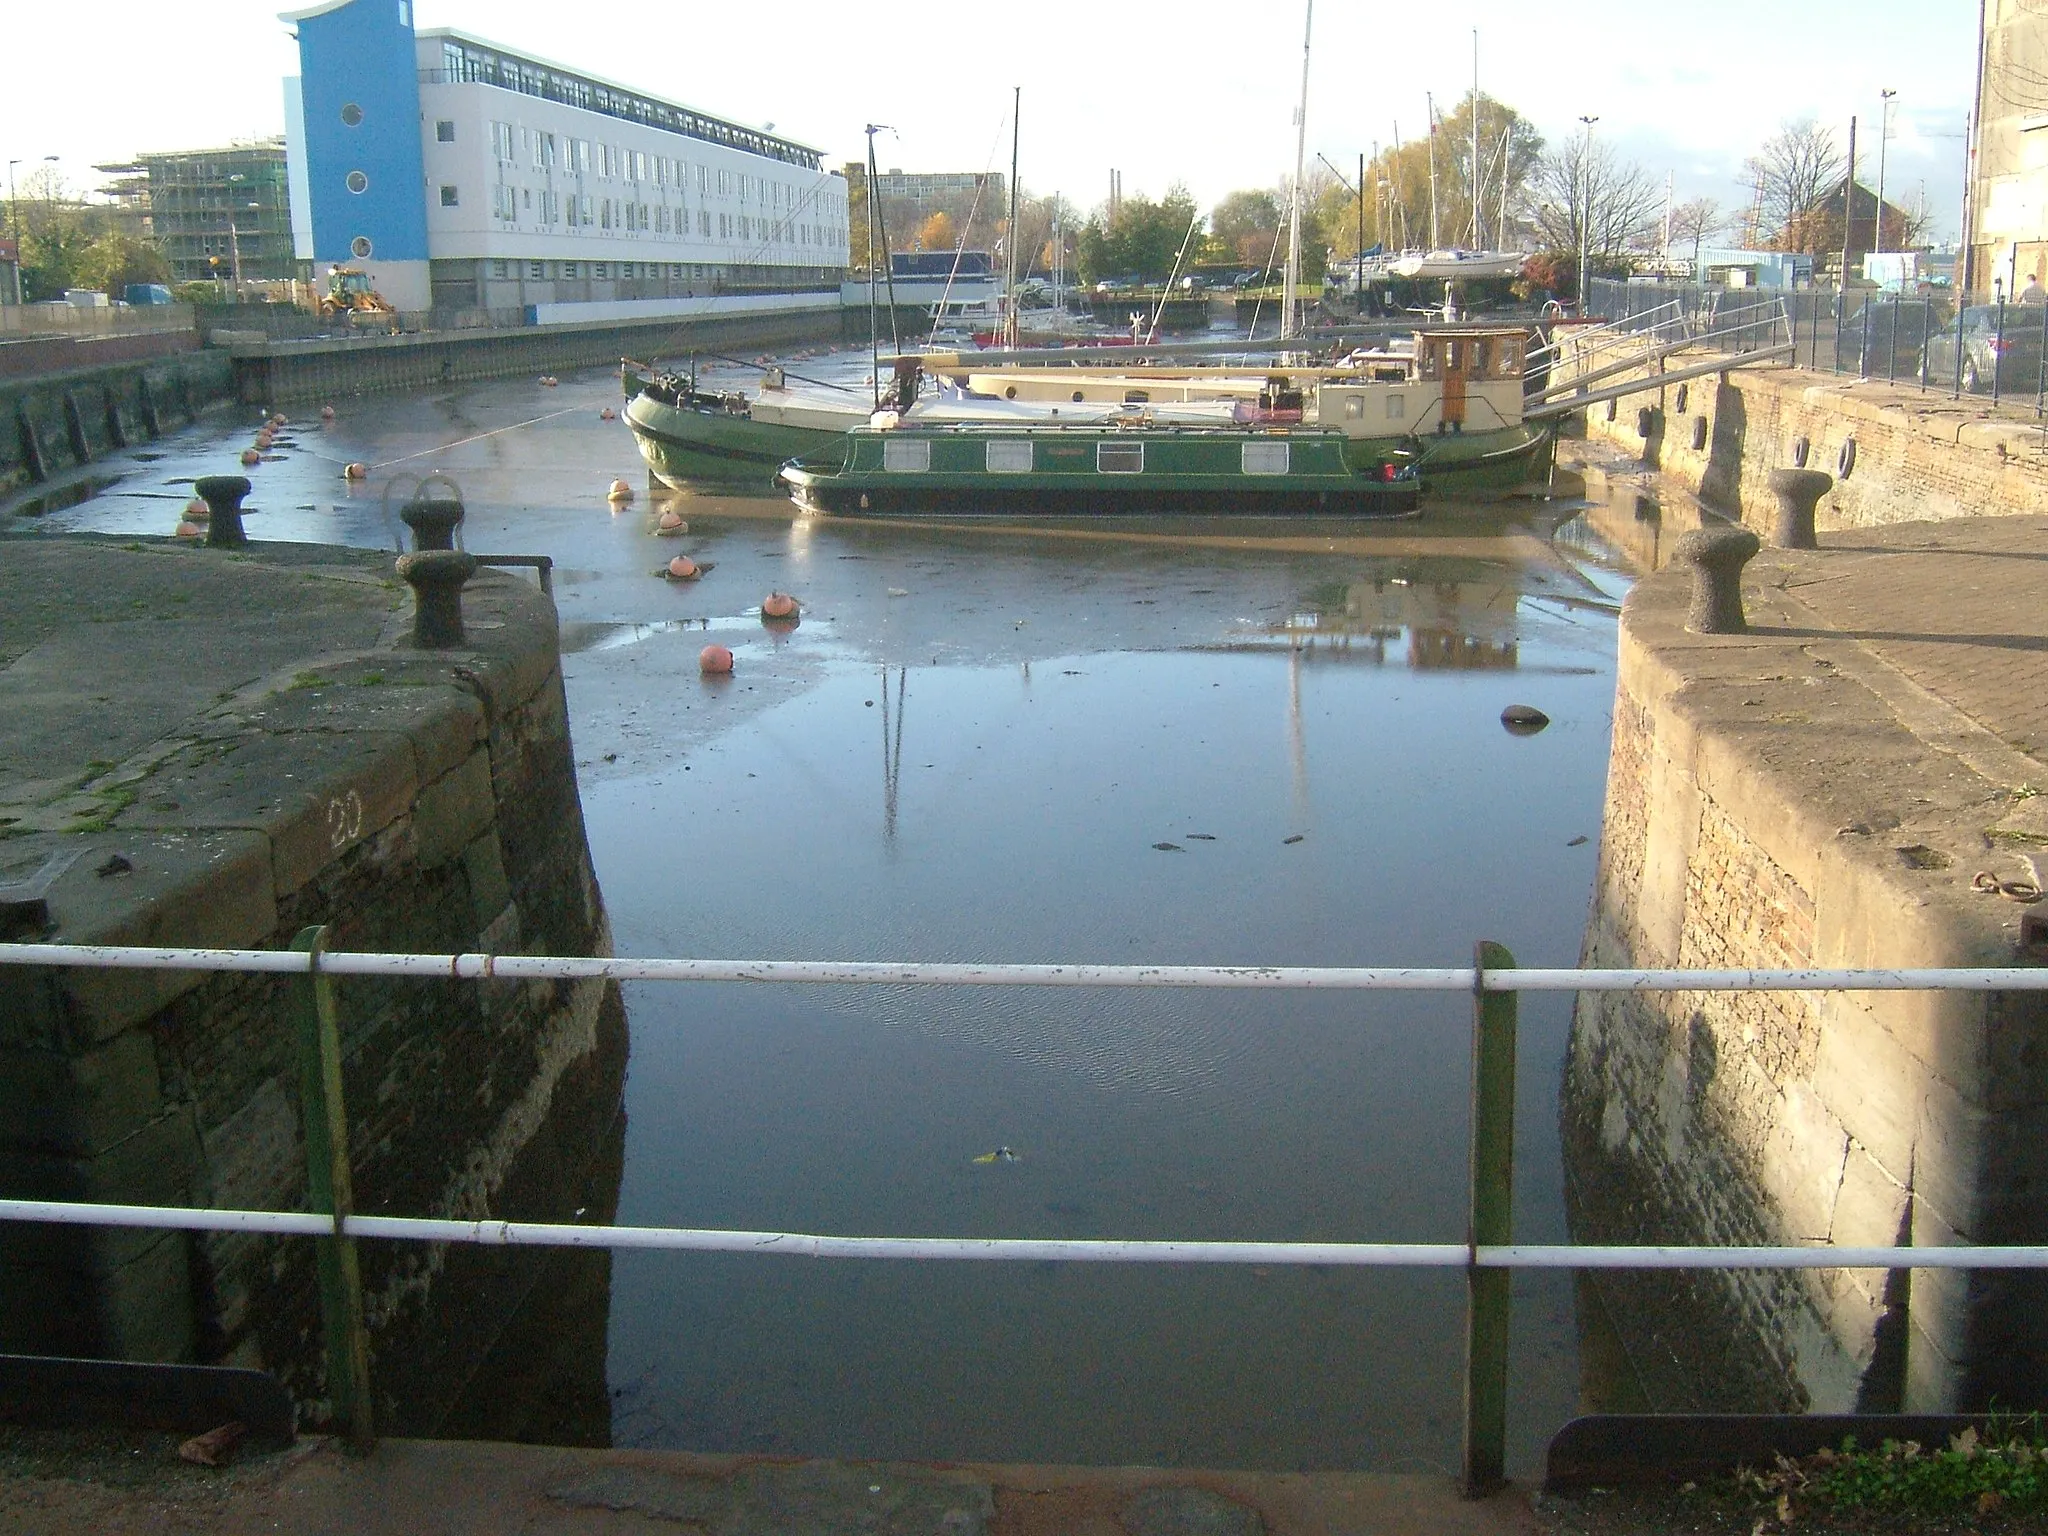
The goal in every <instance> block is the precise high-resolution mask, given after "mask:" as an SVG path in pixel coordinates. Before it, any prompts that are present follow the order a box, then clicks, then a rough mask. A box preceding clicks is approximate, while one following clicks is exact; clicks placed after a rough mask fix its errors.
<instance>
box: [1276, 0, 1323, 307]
mask: <svg viewBox="0 0 2048 1536" xmlns="http://www.w3.org/2000/svg"><path fill="white" fill-rule="evenodd" d="M1304 11H1305V14H1304V15H1303V17H1302V23H1301V105H1300V106H1298V107H1296V108H1295V109H1294V195H1293V196H1292V197H1290V198H1288V200H1287V286H1286V292H1285V293H1284V294H1283V295H1282V299H1281V332H1282V334H1283V335H1288V336H1292V335H1294V334H1296V333H1297V332H1298V331H1300V329H1301V297H1300V291H1299V290H1300V288H1301V175H1302V171H1303V169H1304V168H1305V164H1306V161H1307V158H1308V50H1309V43H1310V41H1311V40H1312V39H1313V38H1314V36H1315V19H1316V0H1308V3H1307V5H1306V6H1305V7H1304Z"/></svg>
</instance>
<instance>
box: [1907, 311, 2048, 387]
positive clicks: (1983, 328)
mask: <svg viewBox="0 0 2048 1536" xmlns="http://www.w3.org/2000/svg"><path fill="white" fill-rule="evenodd" d="M2044 318H2048V311H2044V310H2043V308H2042V307H2041V306H2040V305H2036V304H2006V305H2002V306H2001V305H1997V304H1975V305H1972V306H1971V307H1970V308H1968V309H1966V310H1964V311H1963V312H1962V313H1961V314H1960V315H1958V316H1957V317H1956V318H1955V319H1953V320H1951V321H1950V322H1949V323H1948V324H1947V325H1945V326H1943V327H1942V328H1941V329H1940V330H1938V331H1936V332H1935V333H1934V334H1933V335H1931V336H1929V337H1928V338H1927V345H1926V346H1925V347H1923V348H1922V349H1921V351H1920V382H1921V383H1923V384H1928V385H1934V386H1940V385H1943V384H1949V385H1952V384H1954V383H1955V380H1956V365H1957V355H1958V349H1959V348H1960V353H1961V363H1962V383H1963V388H1964V389H1966V390H1968V391H1969V392H1970V393H1971V394H1977V393H1979V392H1981V391H1984V390H1988V389H1990V388H1991V387H1992V383H1993V380H1994V379H1995V380H1996V381H1997V386H1998V388H1999V390H2000V391H2001V392H2003V391H2006V390H2012V391H2014V392H2025V393H2031V392H2034V391H2038V390H2039V389H2040V388H2041V387H2042V383H2043V378H2042V364H2043V361H2044V356H2048V354H2044V352H2043V349H2042V345H2041V332H2042V321H2043V319H2044Z"/></svg>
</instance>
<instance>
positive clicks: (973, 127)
mask: <svg viewBox="0 0 2048 1536" xmlns="http://www.w3.org/2000/svg"><path fill="white" fill-rule="evenodd" d="M415 8H416V12H417V16H416V20H417V23H418V25H419V26H420V27H422V28H427V27H455V28H459V29H461V30H464V31H468V32H472V33H477V34H480V35H482V36H484V37H487V38H490V39H492V40H494V41H498V42H502V43H505V44H508V45H509V46H511V47H513V48H516V49H519V50H521V51H525V52H530V53H536V54H539V55H541V56H543V57H546V58H549V59H553V60H555V61H558V62H560V63H563V64H566V65H568V66H570V67H572V68H576V69H581V70H585V71H588V72H591V73H594V74H599V75H604V76H607V77H609V78H612V79H615V80H618V81H620V82H622V83H624V84H627V85H630V86H635V87H638V88H640V89H642V90H646V91H648V92H650V93H653V94H656V95H661V96H666V97H670V98H672V99H676V100H680V101H683V102H687V103H689V104H691V105H693V106H697V107H700V108H702V109H704V110H705V111H708V112H714V113H717V114H719V115H721V116H725V117H729V118H734V119H737V120H740V121H743V122H749V123H755V124H763V123H771V122H772V123H773V124H774V125H775V127H776V129H777V130H778V131H779V132H782V133H785V134H788V135H790V136H792V137H795V138H798V139H801V140H803V141H805V142H807V143H811V144H815V145H817V146H818V147H819V148H821V149H823V150H824V151H825V153H826V157H827V161H828V163H831V164H837V163H839V162H841V161H844V160H852V159H858V158H860V157H861V156H862V155H863V154H864V149H863V141H862V126H863V124H865V123H867V122H870V121H876V122H884V123H888V124H891V125H893V130H894V131H893V132H891V133H888V134H884V135H882V136H880V138H879V139H878V141H877V148H876V156H877V159H878V160H879V161H880V163H881V165H882V166H883V168H884V169H887V168H889V167H891V166H900V167H902V168H903V169H905V170H982V169H987V168H994V169H1004V170H1006V169H1007V168H1008V164H1009V157H1010V138H1009V110H1010V88H1011V87H1012V86H1013V85H1016V86H1022V87H1023V90H1024V108H1023V151H1022V180H1023V183H1024V185H1025V187H1026V188H1028V189H1030V190H1032V191H1052V190H1058V191H1061V192H1064V193H1065V194H1066V195H1067V196H1068V197H1069V198H1071V199H1072V200H1073V201H1074V202H1076V203H1078V204H1080V205H1081V206H1082V207H1084V208H1086V207H1091V206H1093V205H1094V204H1096V203H1098V202H1100V201H1101V200H1102V199H1103V197H1104V196H1105V194H1106V192H1107V190H1108V185H1109V173H1110V170H1111V169H1112V168H1116V169H1119V170H1121V171H1122V172H1123V178H1124V190H1125V191H1126V192H1127V193H1135V192H1141V191H1142V192H1148V193H1152V194H1154V195H1157V194H1158V193H1161V192H1163V191H1164V190H1165V189H1166V187H1167V186H1168V184H1169V183H1171V182H1174V181H1176V180H1177V181H1182V182H1185V183H1186V184H1187V186H1188V187H1189V189H1190V190H1191V191H1192V192H1193V193H1194V194H1195V196H1196V198H1197V199H1198V200H1199V201H1201V202H1202V203H1203V204H1205V205H1207V204H1210V203H1213V202H1214V201H1216V200H1217V199H1218V198H1220V197H1222V196H1223V195H1224V194H1225V193H1227V192H1229V191H1231V190H1233V189H1235V188H1238V187H1247V186H1270V185H1272V184H1273V183H1275V182H1276V181H1278V180H1279V179H1280V178H1281V177H1283V176H1284V175H1286V174H1288V173H1289V172H1290V171H1291V170H1292V168H1293V160H1294V129H1293V113H1294V102H1295V99H1296V96H1297V94H1298V93H1299V91H1300V88H1301V63H1302V53H1301V44H1302V10H1301V7H1300V6H1299V5H1298V4H1296V5H1287V4H1280V5H1266V6H1252V5H1246V4H1243V3H1233V4H1227V5H1226V4H1220V3H1213V0H1190V3H1183V4H1180V5H1176V6H1171V7H1157V6H1155V7H1129V8H1125V9H1122V10H1117V11H1100V10H1097V9H1095V8H1093V7H1082V6H1057V5H1055V6H1041V7H1018V6H994V5H990V6H977V5H960V6H943V7H937V8H934V7H932V6H930V5H917V6H906V7H901V8H892V7H888V6H850V5H847V4H844V3H843V0H833V3H824V0H767V3H764V4H746V5H707V4H702V3H696V4H691V3H685V0H671V3H667V4H655V5H645V4H630V3H629V4H594V5H593V4H579V3H575V0H417V4H416V7H415ZM1576 9H1577V8H1560V7H1547V6H1531V5H1529V4H1527V3H1526V0H1512V3H1511V0H1441V3H1436V4H1431V5H1427V6H1418V5H1404V6H1387V5H1378V4H1375V5H1365V4H1361V3H1359V0H1322V3H1321V4H1319V5H1318V6H1317V7H1316V11H1315V47H1314V54H1313V68H1312V71H1311V75H1310V82H1309V106H1308V122H1309V153H1310V157H1311V163H1313V158H1314V155H1315V152H1316V151H1318V150H1320V151H1322V152H1323V153H1324V154H1326V155H1328V156H1329V157H1330V159H1331V160H1333V161H1335V162H1336V163H1337V164H1338V165H1339V166H1344V167H1346V168H1347V173H1348V168H1349V167H1352V166H1355V165H1356V163H1357V157H1358V153H1359V151H1361V150H1368V151H1369V150H1370V149H1371V148H1372V146H1373V144H1374V143H1376V142H1377V143H1382V144H1384V143H1387V142H1389V141H1391V140H1392V138H1393V136H1394V126H1395V124H1396V122H1398V123H1399V125H1400V131H1401V134H1402V136H1403V137H1404V138H1408V137H1413V136H1415V135H1416V134H1417V133H1418V132H1419V131H1420V130H1421V129H1422V127H1423V125H1424V123H1425V121H1426V113H1425V107H1424V93H1425V92H1431V91H1433V92H1435V93H1436V96H1437V99H1438V101H1439V102H1455V101H1456V100H1457V99H1458V98H1460V97H1461V96H1462V95H1463V94H1464V93H1465V92H1466V91H1467V90H1468V89H1470V85H1471V79H1472V32H1473V29H1474V28H1477V29H1478V31H1479V47H1480V58H1479V67H1480V84H1481V88H1482V89H1484V90H1485V91H1486V92H1487V93H1488V94H1489V95H1493V96H1497V97H1499V98H1500V99H1501V100H1503V101H1506V102H1508V103H1509V104H1510V105H1512V106H1514V107H1516V108H1517V109H1518V110H1520V111H1521V112H1522V113H1523V114H1524V115H1525V116H1527V117H1529V118H1530V119H1532V120H1533V121H1534V122H1535V123H1536V125H1537V127H1538V128H1539V129H1540V130H1541V131H1542V132H1543V133H1544V134H1545V135H1546V136H1548V137H1551V138H1553V139H1554V138H1557V137H1559V136H1562V135H1564V134H1567V133H1571V132H1576V131H1578V124H1577V122H1576V119H1577V118H1579V117H1580V116H1582V115H1591V116H1597V117H1598V118H1599V122H1598V124H1597V125H1596V126H1595V128H1594V131H1595V132H1596V133H1598V134H1600V135H1602V136H1603V137H1607V138H1611V139H1612V140H1613V141H1614V142H1615V143H1616V144H1617V145H1618V146H1619V147H1620V148H1621V149H1622V150H1623V152H1624V153H1626V154H1627V155H1629V156H1631V157H1632V158H1634V159H1635V160H1637V161H1638V162H1639V163H1640V164H1641V165H1642V166H1643V168H1644V169H1645V170H1646V171H1648V172H1649V173H1650V174H1651V175H1652V176H1653V177H1654V178H1656V179H1657V180H1659V181H1661V180H1663V178H1664V176H1665V174H1666V173H1667V172H1669V173H1672V174H1673V175H1674V176H1675V178H1676V183H1677V196H1678V198H1679V200H1681V201H1683V200H1684V199H1686V198H1687V197H1691V196H1700V195H1705V196H1711V197H1715V198H1717V199H1719V200H1720V201H1721V202H1723V203H1725V204H1745V203H1746V201H1747V191H1746V188H1745V186H1744V185H1743V181H1742V177H1741V164H1742V161H1743V158H1744V157H1745V156H1746V155H1749V154H1751V153H1753V152H1754V150H1755V149H1756V147H1757V145H1758V143H1759V142H1760V141H1761V140H1762V139H1763V138H1764V137H1766V136H1767V135H1768V134H1769V133H1770V132H1771V131H1772V130H1773V128H1775V126H1776V125H1777V124H1778V123H1780V122H1781V121H1783V120H1785V119H1787V118H1791V117H1799V116H1811V117H1813V118H1816V119H1818V120H1819V121H1821V122H1823V123H1826V124H1829V125H1832V126H1836V127H1837V128H1838V129H1839V130H1844V131H1845V130H1846V128H1847V126H1848V120H1849V117H1850V114H1852V113H1855V114H1858V115H1859V117H1860V119H1861V122H1862V127H1861V130H1860V133H1859V147H1858V171H1859V174H1860V176H1861V177H1862V179H1864V180H1865V181H1866V182H1867V183H1870V184H1874V183H1875V181H1876V179H1877V166H1876V147H1877V146H1876V133H1875V129H1874V124H1875V122H1876V117H1877V113H1878V110H1879V97H1878V93H1879V91H1880V90H1884V89H1891V90H1896V91H1897V92H1898V99H1897V103H1896V105H1895V107H1894V109H1893V123H1892V139H1891V142H1890V147H1889V164H1888V168H1887V174H1886V195H1887V196H1888V197H1890V198H1892V199H1893V200H1894V201H1903V200H1909V199H1911V198H1912V197H1913V196H1914V195H1915V194H1916V193H1917V192H1918V191H1919V190H1920V189H1921V187H1922V186H1923V185H1924V187H1925V191H1926V195H1927V198H1928V200H1929V203H1930V205H1931V207H1932V210H1933V212H1934V215H1935V229H1936V231H1937V233H1938V234H1939V235H1942V236H1949V235H1952V234H1953V233H1954V231H1955V227H1956V223H1957V216H1958V213H1957V204H1958V201H1959V200H1960V196H1961V186H1962V170H1961V167H1962V158H1963V142H1962V132H1963V121H1964V114H1965V112H1966V110H1967V108H1968V105H1969V98H1970V91H1971V84H1972V70H1973V67H1974V64H1973V58H1974V31H1975V26H1976V7H1975V6H1974V5H1970V4H1967V3H1966V0H1914V3H1911V4H1908V3H1906V0H1857V3H1855V4H1850V3H1849V0H1803V3H1800V4H1795V5H1787V4H1784V3H1783V0H1768V3H1767V0H1719V3H1718V4H1716V5H1714V6H1712V7H1698V6H1686V7H1680V6H1669V5H1661V4H1647V5H1638V6H1607V7H1602V8H1600V10H1598V11H1593V10H1592V9H1591V8H1590V7H1589V8H1586V9H1585V10H1584V11H1581V12H1579V14H1578V15H1576V16H1575V15H1573V14H1572V11H1573V10H1576ZM278 10H279V8H278V7H277V6H275V5H260V4H251V3H249V0H213V3H210V4H208V5H205V6H202V7H198V8H191V9H185V10H176V11H174V10H170V9H167V8H165V7H164V6H163V5H162V4H161V3H157V0H150V3H144V0H102V3H101V4H99V5H96V6H94V7H92V8H91V10H90V12H89V13H79V14H76V15H74V14H72V13H71V12H69V11H67V10H65V9H64V8H63V7H61V6H49V5H39V6H34V7H29V6H18V7H10V8H9V12H10V13H9V15H8V17H7V20H6V23H5V35H6V53H7V75H8V79H7V86H6V89H5V90H4V91H0V150H4V155H5V158H7V159H9V160H16V159H19V160H21V161H23V162H25V163H24V164H23V165H21V166H19V167H17V168H16V174H17V175H18V176H19V175H22V174H26V172H27V171H28V170H29V169H30V164H29V162H39V161H40V160H41V159H42V157H43V156H45V155H49V154H56V155H59V156H61V157H62V158H61V162H60V163H61V165H62V167H63V169H64V171H65V173H66V175H67V177H68V178H69V179H70V181H71V182H72V183H73V184H74V185H89V184H91V183H92V182H93V181H95V180H96V179H97V178H96V177H95V176H94V173H93V171H92V169H91V168H92V166H93V164H94V163H95V162H105V161H110V160H116V159H120V158H122V157H125V156H128V155H132V154H134V153H135V152H137V151H139V150H144V149H174V148H191V147H199V146H203V145H208V144H215V143H221V142H225V141H227V140H228V139H231V138H237V137H245V136H252V135H260V134H266V133H277V132H281V131H282V127H283V121H284V109H283V104H282V96H281V87H280V81H281V79H282V77H284V76H285V75H287V74H293V73H296V72H297V50H296V48H295V47H294V45H293V44H292V42H291V40H290V37H289V35H288V34H287V31H286V29H285V27H284V25H283V23H281V22H280V21H279V20H278V19H277V16H278ZM1581 18H1583V19H1581ZM37 61H47V64H48V67H47V68H40V67H38V64H37Z"/></svg>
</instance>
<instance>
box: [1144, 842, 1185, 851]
mask: <svg viewBox="0 0 2048 1536" xmlns="http://www.w3.org/2000/svg"><path fill="white" fill-rule="evenodd" d="M1152 846H1153V847H1154V848H1157V849H1158V850H1159V851H1160V852H1161V853H1186V852H1187V849H1185V848H1183V847H1181V845H1180V844H1179V843H1154V844H1153V845H1152Z"/></svg>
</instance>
